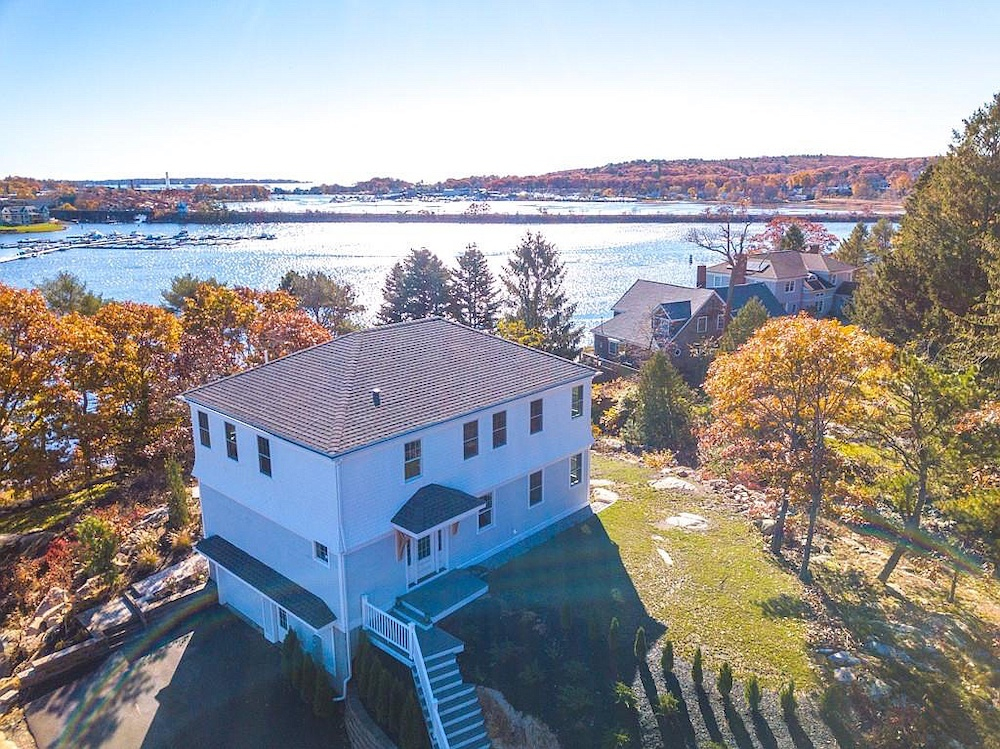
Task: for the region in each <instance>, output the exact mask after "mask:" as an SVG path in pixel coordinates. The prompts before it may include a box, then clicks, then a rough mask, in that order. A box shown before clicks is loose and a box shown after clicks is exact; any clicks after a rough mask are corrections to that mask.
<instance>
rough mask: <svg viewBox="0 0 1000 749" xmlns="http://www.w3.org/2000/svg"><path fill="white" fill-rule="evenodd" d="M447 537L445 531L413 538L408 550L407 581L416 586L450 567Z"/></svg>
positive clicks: (409, 542) (408, 543) (408, 544)
mask: <svg viewBox="0 0 1000 749" xmlns="http://www.w3.org/2000/svg"><path fill="white" fill-rule="evenodd" d="M446 546H447V536H446V535H445V533H444V531H443V530H436V531H431V532H430V533H425V534H424V535H422V536H417V537H416V538H411V539H410V540H409V541H408V542H407V549H406V581H407V582H408V583H409V584H410V585H416V584H417V583H419V582H423V581H424V580H426V579H427V578H429V577H433V576H434V575H436V574H437V573H438V572H441V571H443V570H445V569H446V568H447V567H448V553H447V549H446V548H445V547H446Z"/></svg>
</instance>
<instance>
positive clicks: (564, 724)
mask: <svg viewBox="0 0 1000 749" xmlns="http://www.w3.org/2000/svg"><path fill="white" fill-rule="evenodd" d="M487 582H488V583H489V586H490V589H489V594H488V595H486V596H484V597H483V598H480V599H479V600H478V601H475V602H473V603H472V604H470V605H469V606H467V607H465V608H464V609H462V610H461V611H459V612H457V613H456V614H454V615H452V616H451V617H449V618H448V619H447V620H445V621H444V622H442V623H441V625H442V627H443V628H444V629H446V630H448V631H449V632H450V633H451V634H453V635H455V636H456V637H458V638H459V639H461V640H463V641H464V642H465V643H466V649H465V653H463V654H462V656H461V659H460V662H461V666H462V670H463V673H464V674H465V675H466V677H467V678H469V679H471V680H473V681H478V682H480V683H485V684H487V685H488V686H491V687H495V688H497V689H499V690H500V691H501V692H503V693H504V696H505V697H506V698H507V699H508V701H510V703H511V704H512V705H513V706H514V707H515V708H517V709H518V710H521V711H526V712H528V713H532V714H534V715H537V716H539V717H541V718H542V719H543V720H544V721H545V722H546V723H548V724H549V725H550V726H551V727H552V728H553V730H555V731H556V732H557V733H558V734H559V737H560V740H561V743H562V744H563V745H564V746H573V747H590V746H599V745H600V741H601V738H602V737H603V736H604V735H605V734H606V733H607V731H608V730H610V729H612V728H614V727H615V726H614V721H615V716H614V699H613V697H612V694H611V690H612V687H613V685H614V682H615V681H616V680H620V681H622V682H624V683H626V684H632V683H634V681H635V677H636V675H637V672H636V662H635V659H634V658H633V657H632V643H633V638H634V636H635V632H636V629H637V628H638V627H640V626H642V627H643V628H644V629H645V632H646V639H647V642H656V641H657V640H658V639H659V637H660V636H661V635H662V634H663V632H664V631H665V627H664V626H663V625H662V624H661V623H660V622H658V621H656V620H654V619H652V618H651V617H650V616H649V614H648V612H647V611H646V609H645V607H644V606H643V604H642V601H641V599H640V598H639V594H638V592H637V591H636V589H635V586H634V585H633V584H632V580H631V578H630V577H629V575H628V572H627V571H626V569H625V567H624V565H623V564H622V560H621V556H620V554H619V552H618V547H617V546H616V545H615V544H614V542H612V541H611V539H610V538H609V537H608V535H607V532H606V531H605V530H604V526H603V525H602V524H601V522H600V520H599V519H598V518H597V517H592V518H589V519H588V520H586V521H585V522H583V523H581V524H579V525H577V526H574V527H572V528H569V529H567V530H566V531H563V532H562V533H560V534H559V535H558V536H556V537H555V538H553V539H551V540H550V541H548V542H546V543H544V544H542V545H541V546H538V547H537V548H535V549H532V550H531V551H528V552H526V553H525V554H522V555H521V556H518V557H516V558H514V559H512V560H511V561H509V562H507V563H506V564H504V565H502V566H501V567H499V568H497V569H495V570H492V571H491V572H489V574H488V577H487ZM612 619H617V620H618V630H617V632H618V634H617V643H615V645H614V646H613V647H612V646H610V645H609V625H610V623H611V620H612ZM642 676H643V677H646V676H648V672H647V674H643V675H642ZM642 681H643V686H644V688H645V689H646V692H647V696H649V697H650V702H651V703H652V702H653V700H654V699H656V687H655V684H652V683H651V682H652V679H649V680H648V682H647V678H643V680H642ZM650 687H652V688H650Z"/></svg>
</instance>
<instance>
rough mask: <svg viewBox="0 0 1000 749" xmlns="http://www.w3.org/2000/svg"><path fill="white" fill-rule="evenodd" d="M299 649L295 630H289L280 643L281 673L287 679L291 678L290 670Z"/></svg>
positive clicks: (292, 668)
mask: <svg viewBox="0 0 1000 749" xmlns="http://www.w3.org/2000/svg"><path fill="white" fill-rule="evenodd" d="M298 649H299V638H298V635H296V634H295V630H294V629H293V630H291V631H289V633H288V634H287V635H285V639H284V641H283V642H282V643H281V673H282V674H284V676H285V678H286V679H288V680H289V681H291V680H292V671H293V670H294V668H295V657H296V652H295V651H297V650H298Z"/></svg>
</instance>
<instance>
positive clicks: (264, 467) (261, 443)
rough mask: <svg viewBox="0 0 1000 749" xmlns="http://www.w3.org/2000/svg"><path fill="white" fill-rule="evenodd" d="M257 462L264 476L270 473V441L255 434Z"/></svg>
mask: <svg viewBox="0 0 1000 749" xmlns="http://www.w3.org/2000/svg"><path fill="white" fill-rule="evenodd" d="M257 464H258V465H259V466H260V472H261V473H263V474H264V475H265V476H270V475H271V441H270V440H269V439H267V438H266V437H261V436H260V435H257Z"/></svg>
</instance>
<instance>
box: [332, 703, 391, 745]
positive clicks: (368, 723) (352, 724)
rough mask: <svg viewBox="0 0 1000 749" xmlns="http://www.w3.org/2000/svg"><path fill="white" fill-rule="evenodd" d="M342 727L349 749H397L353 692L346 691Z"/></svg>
mask: <svg viewBox="0 0 1000 749" xmlns="http://www.w3.org/2000/svg"><path fill="white" fill-rule="evenodd" d="M344 727H345V728H346V729H347V738H348V741H350V743H351V749H397V747H396V745H395V744H393V743H392V742H391V741H390V740H389V737H388V736H386V735H385V732H384V731H382V729H381V728H379V727H378V726H377V725H375V721H373V720H372V719H371V716H370V715H368V711H367V710H365V706H364V705H362V704H361V700H359V699H358V696H357V695H356V694H354V692H352V691H350V690H348V692H347V699H346V700H345V701H344Z"/></svg>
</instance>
